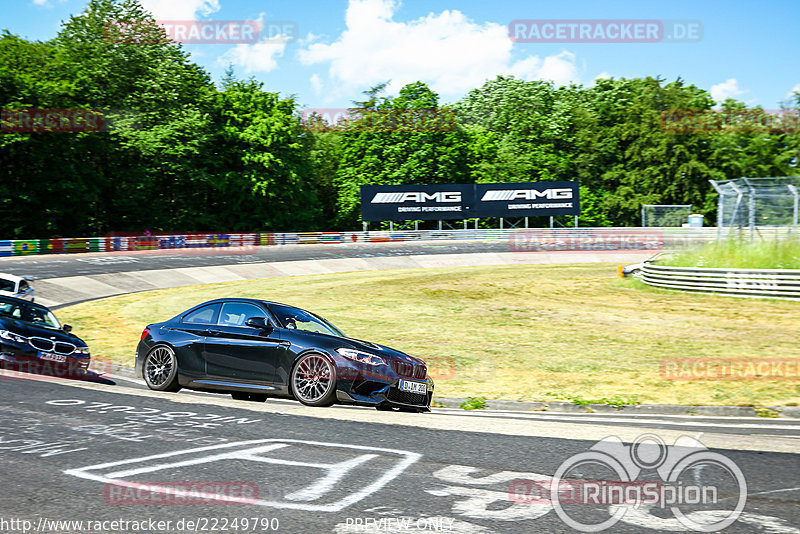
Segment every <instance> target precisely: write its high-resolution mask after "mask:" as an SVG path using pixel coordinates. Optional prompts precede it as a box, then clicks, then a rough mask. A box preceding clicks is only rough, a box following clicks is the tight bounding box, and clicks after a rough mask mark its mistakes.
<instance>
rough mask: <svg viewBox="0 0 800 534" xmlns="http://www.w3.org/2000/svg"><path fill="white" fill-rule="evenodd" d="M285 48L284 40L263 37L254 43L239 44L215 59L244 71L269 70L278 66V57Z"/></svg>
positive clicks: (248, 72)
mask: <svg viewBox="0 0 800 534" xmlns="http://www.w3.org/2000/svg"><path fill="white" fill-rule="evenodd" d="M284 50H286V41H276V40H269V39H265V40H263V41H261V42H258V43H255V44H239V45H236V46H234V47H233V48H231V49H229V50H228V51H227V52H225V53H224V54H222V55H221V56H220V57H219V59H218V60H217V61H218V62H219V63H222V64H223V65H233V66H234V67H242V68H244V71H245V73H247V74H250V73H253V72H269V71H271V70H274V69H276V68H277V67H278V58H279V57H282V56H283V52H284Z"/></svg>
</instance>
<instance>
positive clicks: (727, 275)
mask: <svg viewBox="0 0 800 534" xmlns="http://www.w3.org/2000/svg"><path fill="white" fill-rule="evenodd" d="M642 281H643V282H644V283H645V284H648V285H651V286H655V287H660V288H663V289H675V290H681V291H699V292H705V293H717V294H720V295H726V296H735V297H756V298H777V299H787V300H800V270H796V269H795V270H792V269H785V270H784V269H713V268H706V267H667V266H663V265H661V266H659V265H653V264H651V263H645V264H644V266H643V267H642Z"/></svg>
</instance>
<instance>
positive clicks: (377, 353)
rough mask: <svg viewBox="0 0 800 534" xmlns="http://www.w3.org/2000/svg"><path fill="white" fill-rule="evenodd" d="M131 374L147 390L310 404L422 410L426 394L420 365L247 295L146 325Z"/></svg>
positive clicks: (429, 392)
mask: <svg viewBox="0 0 800 534" xmlns="http://www.w3.org/2000/svg"><path fill="white" fill-rule="evenodd" d="M136 372H137V375H138V376H142V377H143V378H144V380H145V382H146V383H147V386H148V387H149V388H150V389H154V390H160V391H178V390H179V389H181V388H187V389H193V390H196V391H206V392H215V393H230V394H231V395H232V396H233V398H234V399H238V400H250V401H265V400H266V399H267V398H268V397H284V398H294V399H297V400H298V401H300V402H301V403H303V404H305V405H308V406H329V405H331V404H334V403H337V402H338V403H342V404H356V405H361V406H374V407H375V408H377V409H379V410H400V411H410V412H426V411H430V403H431V397H432V396H433V381H432V380H431V379H430V378H428V376H427V367H426V365H425V362H423V361H422V360H420V359H418V358H414V357H412V356H409V355H407V354H404V353H402V352H400V351H397V350H394V349H390V348H389V347H384V346H382V345H378V344H375V343H370V342H368V341H360V340H357V339H352V338H349V337H347V336H345V335H344V334H343V333H342V332H341V331H340V330H339V329H338V328H336V327H335V326H333V325H332V324H331V323H329V322H328V321H326V320H325V319H323V318H322V317H320V316H318V315H316V314H313V313H311V312H308V311H306V310H302V309H300V308H295V307H292V306H287V305H285V304H278V303H275V302H267V301H263V300H256V299H245V298H224V299H217V300H212V301H209V302H205V303H203V304H200V305H198V306H195V307H194V308H191V309H189V310H187V311H185V312H183V313H181V314H179V315H176V316H175V317H173V318H172V319H169V320H168V321H164V322H162V323H155V324H151V325H148V326H147V327H146V328H145V329H144V331H143V332H142V337H141V340H140V341H139V345H138V347H137V348H136Z"/></svg>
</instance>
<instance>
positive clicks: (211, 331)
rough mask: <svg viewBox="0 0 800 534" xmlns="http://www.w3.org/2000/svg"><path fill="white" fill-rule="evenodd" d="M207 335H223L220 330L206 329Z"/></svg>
mask: <svg viewBox="0 0 800 534" xmlns="http://www.w3.org/2000/svg"><path fill="white" fill-rule="evenodd" d="M206 335H207V336H221V335H222V332H220V331H219V330H206Z"/></svg>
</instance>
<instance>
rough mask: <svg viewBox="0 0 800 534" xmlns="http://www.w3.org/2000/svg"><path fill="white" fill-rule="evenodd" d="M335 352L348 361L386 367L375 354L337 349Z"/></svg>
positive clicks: (384, 361) (382, 360)
mask: <svg viewBox="0 0 800 534" xmlns="http://www.w3.org/2000/svg"><path fill="white" fill-rule="evenodd" d="M336 352H338V353H339V354H341V355H342V356H344V357H345V358H347V359H348V360H353V361H356V362H361V363H366V364H369V365H386V360H384V359H383V358H381V357H380V356H377V355H375V354H371V353H369V352H364V351H362V350H356V349H347V348H344V347H342V348H338V349H336Z"/></svg>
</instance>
